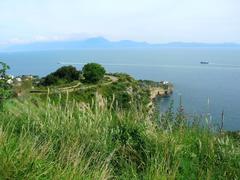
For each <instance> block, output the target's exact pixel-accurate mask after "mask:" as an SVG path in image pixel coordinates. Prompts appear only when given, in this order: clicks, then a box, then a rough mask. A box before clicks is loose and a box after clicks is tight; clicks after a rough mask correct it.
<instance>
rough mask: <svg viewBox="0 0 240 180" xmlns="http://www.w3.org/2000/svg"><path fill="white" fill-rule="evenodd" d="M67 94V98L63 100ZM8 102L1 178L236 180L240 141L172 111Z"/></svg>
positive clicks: (1, 136) (1, 129) (0, 135)
mask: <svg viewBox="0 0 240 180" xmlns="http://www.w3.org/2000/svg"><path fill="white" fill-rule="evenodd" d="M66 99H67V98H66ZM64 104H65V105H62V104H58V103H56V102H54V103H53V102H52V101H51V100H50V99H48V100H47V101H46V102H43V101H41V100H39V99H28V100H25V101H21V102H20V101H18V100H13V101H9V102H8V103H7V104H6V106H5V109H4V111H3V112H0V116H1V120H0V162H1V164H0V179H198V178H200V179H239V177H240V172H239V168H240V163H239V162H240V145H239V141H235V140H233V139H232V138H231V137H229V136H226V135H221V134H218V133H214V132H212V131H210V130H209V128H207V127H206V128H204V127H202V126H200V125H199V124H197V123H194V124H192V125H191V126H190V125H188V123H187V121H186V119H182V121H181V123H180V124H175V123H174V122H175V118H176V117H177V115H176V114H174V113H173V112H168V113H167V114H166V115H165V116H163V117H161V118H157V117H155V116H149V114H148V113H146V112H145V111H144V108H139V107H138V108H135V107H130V108H129V109H128V110H124V111H122V110H120V109H119V110H118V111H113V110H112V109H111V108H108V107H107V106H100V104H101V103H99V102H96V103H95V104H94V106H92V107H90V106H88V105H87V104H80V103H76V102H70V101H67V100H66V102H65V103H64Z"/></svg>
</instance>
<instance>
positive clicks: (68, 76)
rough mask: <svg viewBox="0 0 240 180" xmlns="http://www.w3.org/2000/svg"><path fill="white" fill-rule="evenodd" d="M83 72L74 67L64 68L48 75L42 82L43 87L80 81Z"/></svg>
mask: <svg viewBox="0 0 240 180" xmlns="http://www.w3.org/2000/svg"><path fill="white" fill-rule="evenodd" d="M80 75H81V72H80V71H78V70H77V69H76V68H75V67H73V66H63V67H61V68H59V69H58V70H57V71H55V72H53V73H51V74H49V75H47V76H46V77H45V78H44V79H43V82H42V85H44V86H49V85H55V84H59V82H64V83H66V82H67V83H68V82H72V81H75V80H79V79H80Z"/></svg>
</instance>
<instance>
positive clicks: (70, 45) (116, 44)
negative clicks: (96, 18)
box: [0, 37, 240, 51]
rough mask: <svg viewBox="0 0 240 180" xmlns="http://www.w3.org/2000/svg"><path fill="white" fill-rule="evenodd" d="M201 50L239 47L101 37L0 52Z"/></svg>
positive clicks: (40, 44) (16, 46) (20, 46)
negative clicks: (114, 49)
mask: <svg viewBox="0 0 240 180" xmlns="http://www.w3.org/2000/svg"><path fill="white" fill-rule="evenodd" d="M164 47H166V48H181V47H188V48H190V47H191V48H196V47H197V48H203V47H224V48H226V47H228V48H229V47H240V44H234V43H223V44H206V43H182V42H173V43H167V44H149V43H146V42H136V41H130V40H122V41H109V40H107V39H105V38H103V37H95V38H89V39H86V40H68V41H52V42H35V43H29V44H19V45H12V46H9V47H6V48H2V49H0V51H41V50H62V49H65V50H70V49H111V48H164Z"/></svg>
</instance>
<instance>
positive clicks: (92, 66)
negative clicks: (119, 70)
mask: <svg viewBox="0 0 240 180" xmlns="http://www.w3.org/2000/svg"><path fill="white" fill-rule="evenodd" d="M82 71H83V77H84V78H85V81H86V82H89V83H97V82H98V81H100V80H102V79H103V77H104V74H105V73H106V71H105V69H104V67H102V66H101V65H100V64H97V63H89V64H86V65H85V66H84V67H83V70H82Z"/></svg>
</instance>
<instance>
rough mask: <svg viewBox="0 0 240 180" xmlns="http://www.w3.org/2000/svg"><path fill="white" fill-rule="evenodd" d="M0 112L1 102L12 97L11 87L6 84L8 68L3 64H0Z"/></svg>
mask: <svg viewBox="0 0 240 180" xmlns="http://www.w3.org/2000/svg"><path fill="white" fill-rule="evenodd" d="M0 66H1V67H0V110H1V109H2V105H3V101H4V100H5V99H8V98H9V97H11V95H12V89H11V85H10V84H9V83H8V82H7V81H8V80H9V77H8V76H7V75H6V71H7V70H8V69H9V66H8V65H6V64H5V63H3V62H0Z"/></svg>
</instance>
